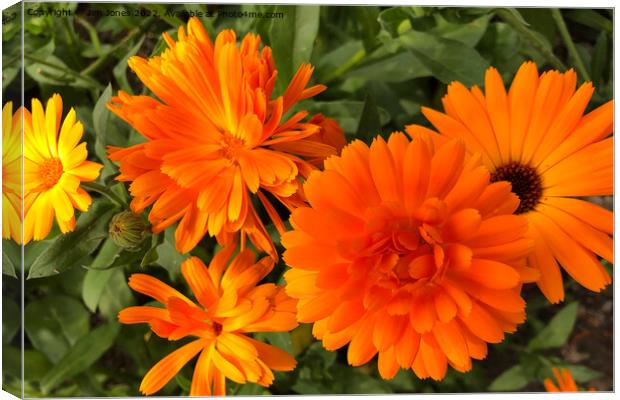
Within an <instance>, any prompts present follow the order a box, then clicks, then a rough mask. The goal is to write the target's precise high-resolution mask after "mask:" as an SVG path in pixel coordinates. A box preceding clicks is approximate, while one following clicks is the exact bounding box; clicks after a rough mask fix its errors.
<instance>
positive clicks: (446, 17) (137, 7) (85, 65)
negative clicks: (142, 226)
mask: <svg viewBox="0 0 620 400" xmlns="http://www.w3.org/2000/svg"><path fill="white" fill-rule="evenodd" d="M28 9H35V10H42V11H43V12H45V11H48V10H69V11H70V13H69V14H70V15H66V16H56V15H29V14H30V13H28ZM196 11H201V12H203V13H207V12H208V13H211V15H212V17H210V18H202V21H203V23H204V24H205V26H206V27H207V30H208V32H209V33H210V35H211V36H212V37H214V36H215V35H216V34H217V32H219V31H220V30H222V29H224V28H233V29H235V30H236V31H237V33H238V37H242V36H243V35H244V34H245V33H246V32H257V33H259V34H260V35H261V37H262V38H263V41H264V42H265V43H266V44H268V45H270V46H271V47H272V48H273V50H274V58H275V60H276V64H277V67H278V70H279V76H278V83H279V86H277V91H278V92H279V93H282V91H283V90H284V88H285V84H286V83H287V82H288V81H289V79H290V77H291V76H292V75H293V73H294V72H295V70H296V69H297V67H298V66H299V64H300V63H301V62H303V61H308V60H309V61H310V62H311V63H312V64H313V65H314V66H315V67H316V70H315V72H314V75H313V80H314V82H317V83H324V84H326V85H328V87H329V89H328V90H327V91H326V92H324V93H322V94H321V95H319V96H317V97H315V98H314V99H311V100H308V101H305V102H303V103H302V104H300V105H299V107H300V108H303V109H307V110H309V111H310V112H322V113H324V114H325V115H326V116H329V117H332V118H335V119H336V120H338V122H339V123H340V124H341V125H342V126H343V128H344V129H345V131H346V134H347V139H353V138H360V139H362V140H364V141H366V142H367V143H369V142H370V139H371V138H372V137H373V136H375V135H376V134H382V135H387V134H389V133H390V132H392V131H393V130H402V129H403V127H404V125H405V124H410V123H414V122H415V123H422V124H427V123H426V121H425V120H424V118H423V117H422V116H421V114H420V105H428V106H431V107H435V108H440V104H441V103H440V100H441V97H442V96H443V94H444V93H445V91H446V85H447V84H448V83H450V82H451V81H453V80H460V81H462V82H463V83H465V84H466V85H473V84H478V85H481V84H482V83H483V76H484V71H485V70H486V68H487V67H488V66H490V65H492V66H495V67H497V68H498V69H499V71H500V72H501V73H502V76H503V78H504V80H505V82H506V83H509V82H510V81H511V80H512V78H513V76H514V74H515V72H516V70H517V68H518V67H519V65H520V64H521V63H522V62H523V61H524V60H530V59H531V60H534V61H535V62H536V63H537V65H538V67H539V69H550V68H556V69H560V70H566V69H568V68H575V69H576V71H577V72H578V75H579V80H580V82H583V81H584V80H591V81H592V82H593V83H594V85H595V86H596V88H597V91H596V94H595V95H594V98H593V100H592V102H591V104H590V108H593V107H596V106H598V105H600V104H602V103H603V102H605V101H607V100H609V99H610V98H611V95H612V86H613V82H612V70H613V66H612V48H613V43H612V42H613V40H612V38H613V24H612V18H613V11H612V10H588V9H578V10H577V9H574V10H569V9H564V10H557V9H545V8H538V9H533V8H530V9H497V8H445V7H435V8H429V7H394V8H387V7H375V6H367V7H366V6H365V7H353V6H351V7H336V6H312V5H309V6H298V7H294V6H271V5H242V6H230V5H228V6H217V5H208V6H207V5H198V4H192V5H182V4H176V5H164V4H145V3H143V4H134V5H132V4H121V3H115V4H88V3H66V4H63V3H53V4H52V3H39V4H36V3H26V5H25V9H24V12H26V14H25V25H24V27H23V28H24V59H25V79H24V82H23V84H24V90H25V93H24V95H25V99H26V104H25V105H26V106H27V107H30V99H31V98H33V97H37V98H40V99H47V98H48V97H50V96H51V95H52V94H53V93H56V92H58V93H60V94H61V95H62V97H63V101H64V104H65V114H66V112H67V110H68V108H69V107H70V106H72V107H75V109H76V111H77V114H78V118H79V119H80V121H82V123H83V124H84V125H85V138H84V139H85V140H86V141H87V142H88V149H89V155H90V157H91V158H93V159H95V160H97V161H99V162H102V163H104V164H105V168H104V169H103V172H102V175H101V177H100V178H99V180H98V182H97V183H96V184H92V185H90V186H89V187H88V190H89V191H90V192H91V194H92V195H93V197H94V203H93V205H92V206H91V208H90V210H89V211H88V212H87V213H84V214H83V215H80V217H79V219H78V224H77V229H76V230H75V232H73V233H71V234H70V235H65V236H61V235H60V234H59V231H58V229H57V228H54V230H53V231H52V233H51V234H50V236H49V238H48V239H47V240H44V241H41V242H35V243H31V244H29V245H27V246H26V247H25V253H24V254H25V269H24V271H23V273H24V277H25V278H27V280H26V281H25V291H24V293H23V295H24V299H25V309H24V314H25V315H24V317H25V336H24V340H25V351H24V359H25V365H24V368H25V381H24V394H25V395H26V396H29V397H39V396H48V397H49V396H54V397H58V396H135V395H138V391H137V389H138V386H139V382H140V380H141V378H142V377H143V376H144V374H145V373H146V371H147V370H148V369H149V368H150V367H151V366H152V365H153V364H154V363H155V362H157V361H158V360H159V359H161V358H162V357H163V356H164V355H165V354H167V353H169V352H170V351H171V350H172V349H174V348H176V347H177V346H178V343H168V342H167V341H165V340H162V339H160V338H158V337H156V336H155V335H152V334H151V333H149V331H148V327H147V326H146V325H139V326H120V325H119V324H118V323H117V321H116V314H117V313H118V311H119V310H120V309H122V308H124V307H127V306H129V305H135V304H144V303H145V302H146V301H148V299H146V298H145V297H144V296H141V295H137V294H135V293H133V292H132V291H131V290H130V289H129V288H128V286H127V283H126V282H127V279H126V278H127V276H128V275H129V274H130V273H132V272H136V271H142V272H147V273H149V274H152V275H154V276H156V277H158V278H160V279H162V280H164V281H166V282H169V283H171V284H172V285H173V286H175V287H177V288H180V289H183V290H185V291H186V292H187V287H186V286H185V283H184V282H183V280H182V279H181V277H180V273H179V268H178V267H179V264H180V262H181V261H182V260H183V259H184V258H185V257H187V256H186V255H181V254H179V253H177V252H176V250H175V248H174V242H173V240H174V239H173V228H171V229H168V230H167V231H166V232H165V234H160V235H156V236H151V237H149V238H147V240H146V241H145V242H144V243H143V245H142V246H141V247H140V249H139V250H138V251H136V252H128V251H125V250H122V249H120V248H118V247H117V246H116V245H115V244H114V243H113V242H112V241H111V240H110V239H108V238H107V226H108V223H109V220H110V218H111V217H112V215H113V214H115V213H117V212H119V211H120V210H121V209H124V208H126V207H127V203H128V201H129V196H128V193H127V187H126V185H125V184H122V183H117V182H116V181H114V176H115V175H116V174H117V167H116V166H115V165H113V164H112V163H110V162H109V161H108V160H107V159H106V158H105V146H108V145H115V146H128V145H130V144H134V143H138V142H139V141H140V140H141V137H140V136H139V135H138V134H137V133H136V132H135V131H133V130H132V129H131V128H130V127H129V126H127V125H125V124H124V123H122V122H121V121H120V120H119V119H118V118H116V117H115V116H113V115H111V114H110V112H109V111H108V110H107V109H106V108H105V104H106V103H107V102H108V101H109V100H110V96H111V95H113V94H115V93H116V92H117V91H118V90H119V89H123V90H125V91H127V92H129V93H133V94H139V93H147V92H146V90H145V89H144V88H143V87H142V85H141V84H140V82H139V81H138V80H137V79H136V77H135V75H134V74H133V73H131V71H129V70H128V69H127V59H128V57H129V56H131V55H134V54H138V55H141V56H145V57H146V56H150V55H153V54H157V53H159V52H161V51H162V49H163V48H164V43H163V41H162V38H161V33H162V32H169V33H170V34H171V35H172V36H173V37H175V36H176V30H177V28H178V27H179V26H180V25H183V24H184V23H185V22H186V21H187V18H188V15H189V13H190V12H196ZM224 11H225V12H226V13H224ZM11 12H18V13H19V12H21V10H20V9H19V8H15V7H14V8H12V9H8V10H5V11H4V15H5V16H6V15H10V13H11ZM267 12H271V13H282V14H281V18H260V17H257V14H256V13H267ZM109 13H110V14H112V15H109V16H108V14H109ZM122 13H127V14H129V15H127V16H125V15H122ZM32 14H36V13H32ZM232 14H235V15H236V17H234V16H232ZM18 22H19V21H18V19H16V20H12V21H9V22H7V23H5V24H3V27H2V28H3V45H4V52H3V54H2V57H3V64H4V67H3V70H2V78H3V79H2V88H3V104H4V103H5V102H6V101H8V100H13V101H14V103H19V99H20V96H21V93H20V91H21V81H20V75H19V72H20V57H21V48H20V40H21V37H20V25H19V23H18ZM15 108H16V107H15ZM599 200H600V201H603V202H604V203H605V202H607V203H608V202H609V199H599ZM281 211H282V212H283V210H281ZM283 216H284V217H286V215H285V214H284V213H283ZM269 230H270V232H273V239H274V241H275V242H276V243H278V242H279V238H278V235H277V233H276V231H275V229H274V227H273V226H269ZM215 247H216V245H215V241H214V240H213V239H210V238H208V237H207V238H205V239H204V240H203V241H202V242H201V243H200V244H199V246H197V247H196V249H195V250H194V251H192V254H193V255H197V256H199V257H201V258H202V259H203V260H207V261H208V260H209V259H210V257H211V255H212V254H213V252H214V251H215ZM279 249H280V250H281V247H280V248H279ZM2 264H3V265H2V266H3V274H4V275H3V311H4V316H5V318H4V320H3V326H2V333H3V335H2V345H3V354H4V357H3V367H4V373H3V389H5V390H8V391H10V392H13V393H19V392H20V382H19V376H20V350H19V346H20V341H21V335H20V332H21V331H20V326H19V319H18V318H15V316H18V315H20V313H21V311H20V307H19V304H20V296H21V291H20V281H19V280H18V279H17V277H19V276H20V249H19V247H18V246H16V245H15V244H14V243H12V242H10V241H6V240H3V262H2ZM607 267H609V268H611V266H607ZM284 268H285V267H284V265H282V264H280V265H278V267H277V268H276V269H275V270H274V273H272V274H271V275H270V276H269V277H268V278H267V279H268V280H270V281H274V282H276V281H280V280H281V274H282V272H283V270H284ZM566 286H567V295H566V297H567V299H566V302H565V303H564V304H561V305H549V304H548V303H547V302H546V301H545V300H544V298H543V297H542V296H541V295H540V294H539V293H538V292H537V290H535V289H534V288H526V289H525V292H524V296H525V297H526V298H527V299H528V320H527V322H526V323H525V324H524V325H522V326H521V327H520V328H519V331H518V332H517V333H516V334H514V335H508V337H507V340H506V341H505V342H504V343H502V344H500V345H496V346H489V356H488V358H487V359H486V360H484V361H481V362H475V363H474V368H473V370H472V371H471V372H469V373H467V374H460V373H455V372H454V371H452V370H450V371H449V373H448V375H447V377H446V379H445V380H444V381H442V382H434V381H431V380H424V381H422V380H419V379H417V378H416V377H415V376H414V374H413V373H412V372H411V371H402V370H401V371H400V372H399V373H398V375H397V376H396V377H395V378H394V379H393V380H391V381H383V380H381V379H380V378H378V373H377V369H376V362H375V361H373V362H371V363H369V364H368V365H366V366H363V367H360V368H353V367H349V366H348V365H347V363H346V348H345V349H342V350H340V351H338V352H327V351H325V350H324V349H322V347H321V346H320V344H319V343H317V342H316V341H315V340H314V339H313V338H312V335H311V328H310V326H309V325H302V326H300V327H299V328H298V329H296V330H294V331H293V332H291V333H290V334H288V333H282V334H258V335H257V336H259V337H260V339H262V340H266V341H268V342H271V343H273V344H275V345H277V346H280V347H281V348H283V349H285V350H286V351H288V352H290V353H291V354H293V355H294V356H295V357H296V358H297V360H298V366H297V368H296V370H295V371H294V372H292V373H286V374H283V373H277V374H276V375H277V377H276V381H275V383H274V385H272V386H271V387H270V388H267V389H265V388H262V387H260V386H257V385H252V384H248V385H244V386H239V385H236V384H234V383H229V384H228V390H229V392H230V394H246V395H247V394H268V393H272V394H291V393H293V394H294V393H299V394H327V393H403V392H407V393H412V392H484V391H519V390H533V391H537V390H542V385H541V382H542V379H544V378H545V377H548V376H550V367H551V366H553V365H556V366H559V365H567V366H568V367H569V369H570V370H571V372H572V373H573V375H574V377H575V379H576V380H577V382H578V383H580V384H581V385H583V386H585V385H586V384H589V385H595V386H596V387H597V388H598V389H601V390H610V389H612V387H611V376H612V353H611V351H610V350H611V341H612V339H611V315H612V307H611V290H610V289H608V290H607V291H606V292H604V293H603V294H592V293H589V292H586V290H585V289H583V288H580V287H578V286H576V285H574V284H572V283H569V282H567V283H566ZM597 318H598V319H597ZM592 321H595V322H596V323H595V322H592ZM584 335H585V336H586V337H588V339H587V340H590V341H592V343H593V344H592V345H591V346H588V347H586V348H584V347H579V351H578V352H577V353H576V354H577V355H575V351H576V350H575V348H576V347H575V346H577V345H578V344H579V343H581V342H579V338H581V337H583V336H584ZM588 335H589V336H588ZM579 346H582V345H579ZM597 349H598V350H597ZM571 351H572V353H571ZM580 352H581V353H580ZM584 353H586V354H587V355H588V357H586V358H584V357H581V358H580V357H578V355H579V354H582V355H583V354H584ZM570 360H572V361H570ZM191 368H192V367H191V363H190V365H189V366H188V367H186V368H184V369H183V371H182V372H181V374H180V375H179V376H178V377H177V378H176V379H174V380H172V381H171V382H170V383H169V384H168V385H167V386H166V387H165V388H164V389H163V390H162V391H161V392H160V394H161V395H186V394H187V393H188V391H189V380H190V379H191Z"/></svg>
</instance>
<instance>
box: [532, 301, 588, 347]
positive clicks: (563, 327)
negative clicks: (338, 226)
mask: <svg viewBox="0 0 620 400" xmlns="http://www.w3.org/2000/svg"><path fill="white" fill-rule="evenodd" d="M578 308H579V303H577V302H576V301H575V302H572V303H570V304H568V305H567V306H565V307H564V308H562V310H560V311H559V312H558V313H557V314H556V315H555V316H554V317H553V318H552V319H551V321H549V324H548V325H547V326H546V327H544V328H543V329H542V330H541V331H540V332H539V333H538V335H536V336H535V337H534V338H533V339H532V340H530V342H529V343H528V346H527V347H528V349H530V350H538V349H548V348H551V347H560V346H562V345H563V344H564V343H566V340H568V337H569V336H570V334H571V332H572V331H573V327H574V326H575V321H576V320H577V310H578Z"/></svg>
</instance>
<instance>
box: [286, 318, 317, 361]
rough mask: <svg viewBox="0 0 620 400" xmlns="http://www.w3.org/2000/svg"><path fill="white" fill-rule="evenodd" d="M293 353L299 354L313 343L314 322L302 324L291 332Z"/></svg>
mask: <svg viewBox="0 0 620 400" xmlns="http://www.w3.org/2000/svg"><path fill="white" fill-rule="evenodd" d="M290 336H291V349H292V350H293V355H294V356H298V355H299V354H301V353H302V352H303V351H304V350H306V349H307V348H308V346H310V344H312V341H313V338H312V324H300V325H299V326H298V327H297V328H295V329H293V330H292V331H291V333H290Z"/></svg>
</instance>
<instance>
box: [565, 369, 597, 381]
mask: <svg viewBox="0 0 620 400" xmlns="http://www.w3.org/2000/svg"><path fill="white" fill-rule="evenodd" d="M564 368H566V369H568V370H569V371H570V374H571V375H572V376H573V379H575V382H577V383H587V382H590V381H592V380H594V379H599V378H601V377H602V376H603V374H602V373H601V372H599V371H595V370H593V369H592V368H589V367H586V366H585V365H565V366H564Z"/></svg>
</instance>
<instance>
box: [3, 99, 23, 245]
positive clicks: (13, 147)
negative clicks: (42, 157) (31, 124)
mask: <svg viewBox="0 0 620 400" xmlns="http://www.w3.org/2000/svg"><path fill="white" fill-rule="evenodd" d="M21 132H22V111H21V109H18V110H17V111H15V114H13V103H12V102H10V101H9V102H8V103H6V104H5V105H4V107H3V108H2V237H3V238H5V239H9V238H11V239H13V240H14V241H15V242H17V243H20V244H21V242H22V173H21V171H22V166H21V163H22V140H21Z"/></svg>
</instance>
